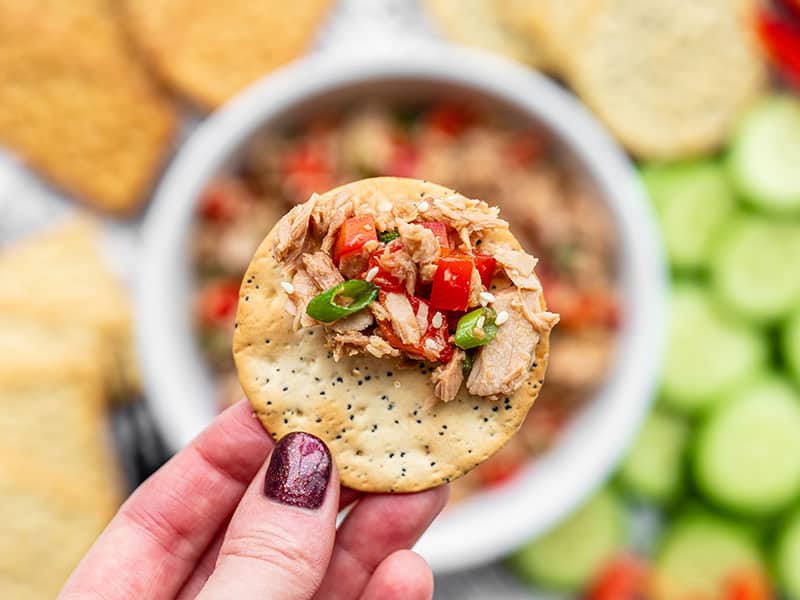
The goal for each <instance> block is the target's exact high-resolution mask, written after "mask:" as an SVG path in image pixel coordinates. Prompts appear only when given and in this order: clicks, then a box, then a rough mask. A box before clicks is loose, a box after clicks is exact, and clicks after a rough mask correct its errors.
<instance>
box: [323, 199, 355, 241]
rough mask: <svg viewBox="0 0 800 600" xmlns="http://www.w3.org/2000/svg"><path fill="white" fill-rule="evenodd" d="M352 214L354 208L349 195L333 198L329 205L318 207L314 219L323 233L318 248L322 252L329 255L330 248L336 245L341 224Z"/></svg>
mask: <svg viewBox="0 0 800 600" xmlns="http://www.w3.org/2000/svg"><path fill="white" fill-rule="evenodd" d="M320 209H322V210H320ZM354 213H355V206H354V205H353V199H352V197H351V196H350V194H340V195H339V196H337V197H336V198H334V200H333V203H332V204H331V205H327V206H321V205H320V206H318V209H317V211H315V213H314V217H315V220H316V221H317V222H319V228H320V229H321V230H322V231H324V232H325V237H324V238H322V244H321V248H320V249H321V250H322V251H323V252H328V253H329V252H330V251H331V248H333V245H334V244H335V243H336V237H337V236H338V235H339V229H340V228H341V227H342V223H344V222H345V221H346V220H347V219H349V218H350V217H352V216H353V214H354Z"/></svg>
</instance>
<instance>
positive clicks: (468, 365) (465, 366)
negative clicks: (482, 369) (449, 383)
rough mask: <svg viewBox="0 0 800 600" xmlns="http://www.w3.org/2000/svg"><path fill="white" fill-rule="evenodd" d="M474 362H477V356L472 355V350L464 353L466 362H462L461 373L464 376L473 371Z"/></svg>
mask: <svg viewBox="0 0 800 600" xmlns="http://www.w3.org/2000/svg"><path fill="white" fill-rule="evenodd" d="M473 362H475V358H474V357H473V356H472V352H466V353H465V354H464V362H462V363H461V373H462V374H463V375H464V377H466V376H467V375H469V372H470V371H472V363H473Z"/></svg>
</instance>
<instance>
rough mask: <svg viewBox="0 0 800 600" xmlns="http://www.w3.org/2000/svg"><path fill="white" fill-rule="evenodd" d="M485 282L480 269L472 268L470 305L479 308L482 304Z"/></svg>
mask: <svg viewBox="0 0 800 600" xmlns="http://www.w3.org/2000/svg"><path fill="white" fill-rule="evenodd" d="M483 290H484V288H483V282H482V281H481V274H480V273H478V269H476V268H475V267H473V268H472V278H471V279H470V282H469V305H470V306H477V305H478V304H480V302H481V292H483Z"/></svg>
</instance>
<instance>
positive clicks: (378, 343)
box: [328, 331, 400, 362]
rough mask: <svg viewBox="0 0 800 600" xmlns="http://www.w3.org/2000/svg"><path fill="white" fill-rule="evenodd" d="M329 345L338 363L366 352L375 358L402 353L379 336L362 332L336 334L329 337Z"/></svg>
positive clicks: (395, 355)
mask: <svg viewBox="0 0 800 600" xmlns="http://www.w3.org/2000/svg"><path fill="white" fill-rule="evenodd" d="M328 343H329V345H330V346H331V348H332V349H333V358H334V360H336V361H337V362H338V361H339V360H341V359H342V358H344V357H346V356H355V355H357V354H360V353H361V351H362V350H365V351H366V352H368V353H369V354H371V355H372V356H374V357H375V358H382V357H384V356H394V357H397V356H400V351H399V350H397V349H396V348H392V347H391V346H390V345H389V343H388V342H387V341H386V340H384V339H383V338H382V337H379V336H377V335H370V336H366V335H364V334H363V333H361V332H360V331H350V332H347V333H335V334H333V335H330V334H329V335H328Z"/></svg>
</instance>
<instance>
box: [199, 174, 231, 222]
mask: <svg viewBox="0 0 800 600" xmlns="http://www.w3.org/2000/svg"><path fill="white" fill-rule="evenodd" d="M237 193H238V190H237V188H236V186H235V184H231V183H230V182H228V181H225V180H222V179H220V180H216V181H212V182H211V184H209V186H208V187H206V189H205V190H204V191H203V195H202V196H201V198H200V204H199V206H198V210H199V212H200V215H201V216H202V217H203V218H204V219H206V220H208V221H228V220H230V219H232V218H233V217H235V216H236V213H237V210H238V207H239V204H240V202H239V197H238V196H237Z"/></svg>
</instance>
